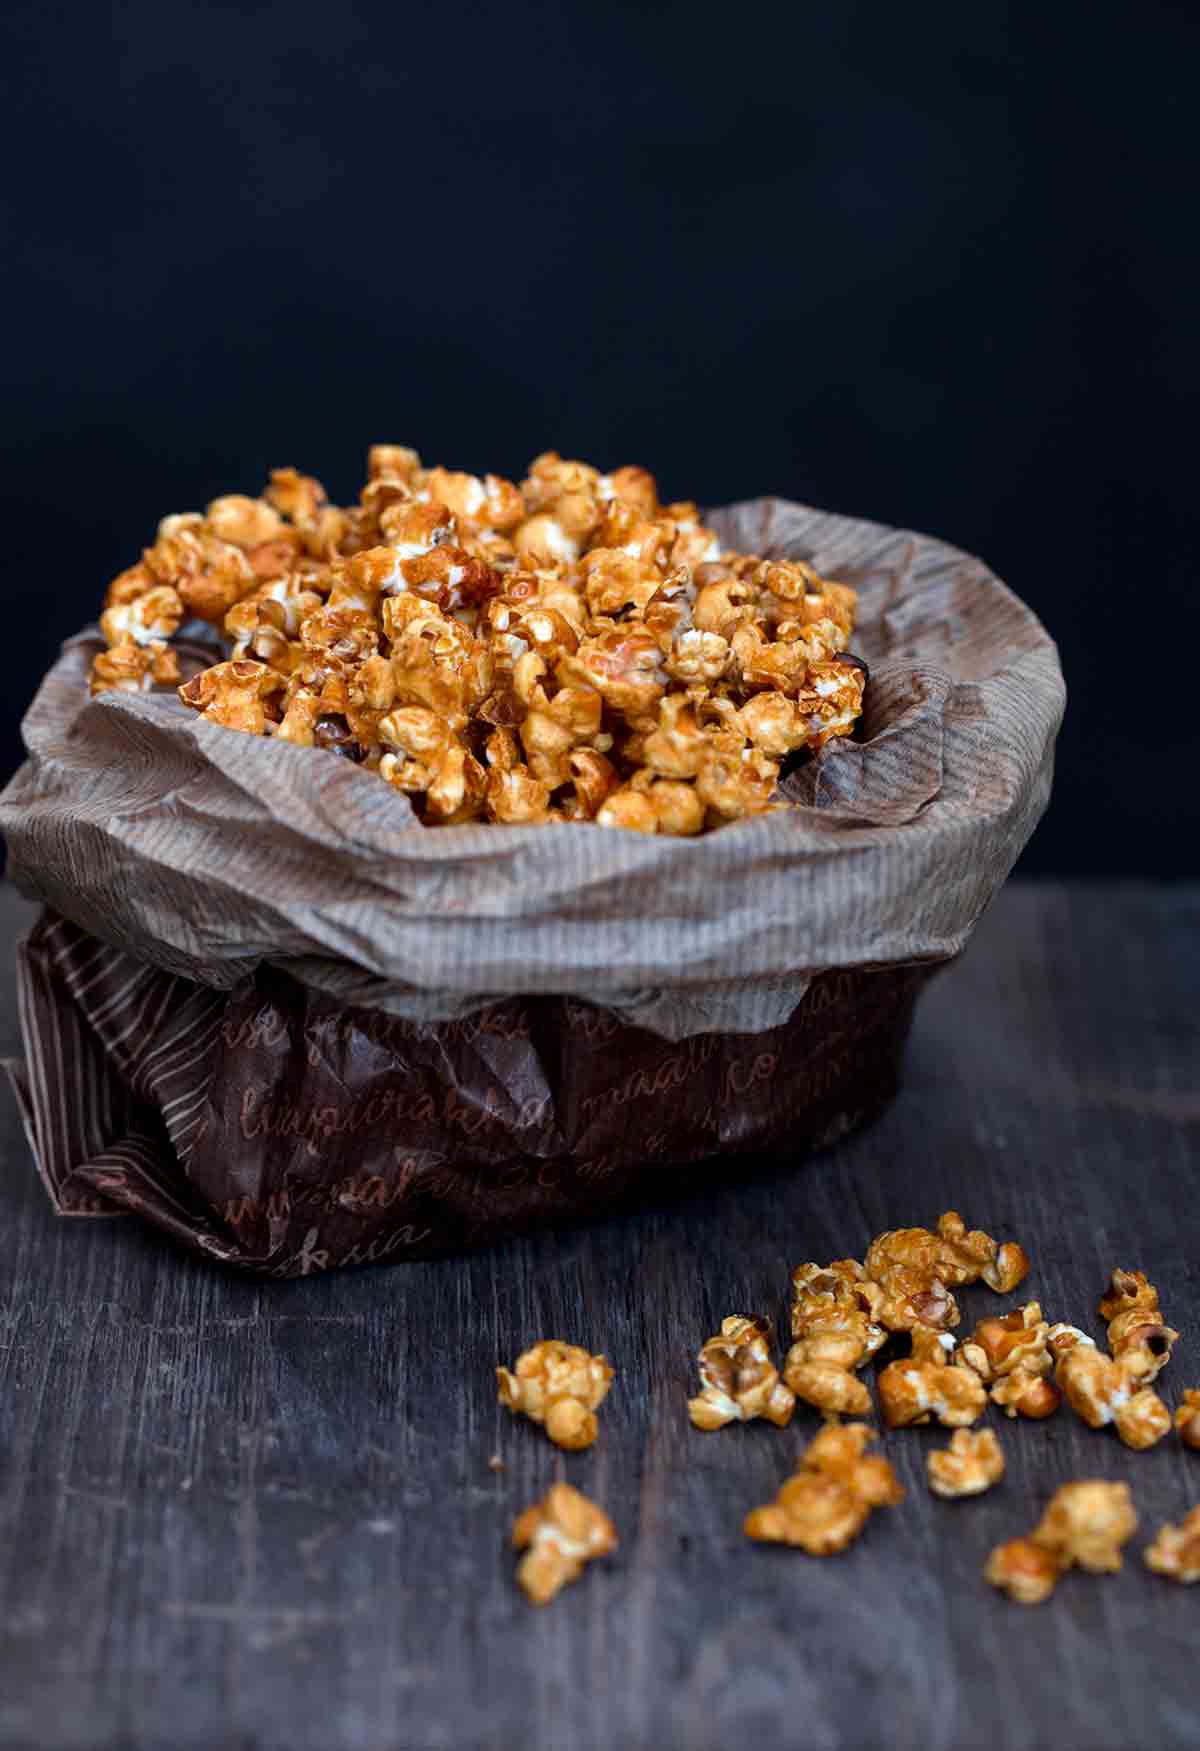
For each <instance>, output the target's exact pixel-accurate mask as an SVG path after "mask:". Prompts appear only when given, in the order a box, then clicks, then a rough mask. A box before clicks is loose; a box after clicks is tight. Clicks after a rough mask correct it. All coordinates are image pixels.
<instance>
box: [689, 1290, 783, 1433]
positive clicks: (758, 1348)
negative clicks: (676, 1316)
mask: <svg viewBox="0 0 1200 1751" xmlns="http://www.w3.org/2000/svg"><path fill="white" fill-rule="evenodd" d="M699 1360H700V1383H701V1384H700V1394H699V1396H698V1397H697V1398H693V1399H689V1400H688V1415H689V1416H690V1417H691V1419H692V1422H693V1423H694V1424H695V1425H696V1427H697V1428H698V1429H709V1430H711V1429H722V1428H724V1427H725V1425H726V1423H734V1422H741V1423H745V1422H749V1421H751V1420H752V1419H753V1418H755V1417H765V1418H766V1419H767V1421H768V1422H771V1423H774V1424H775V1426H776V1427H777V1428H780V1429H781V1428H783V1427H784V1426H785V1425H786V1424H787V1423H789V1422H790V1421H791V1417H792V1412H793V1411H794V1410H795V1408H796V1400H795V1398H794V1397H793V1395H792V1393H791V1392H789V1391H788V1388H787V1387H786V1386H785V1385H784V1384H783V1383H782V1381H781V1380H780V1378H779V1371H778V1369H776V1368H775V1366H774V1364H773V1363H772V1361H771V1351H770V1340H769V1335H768V1327H767V1324H766V1321H765V1320H761V1319H745V1318H743V1317H742V1316H741V1315H740V1314H734V1315H731V1317H730V1318H728V1319H723V1320H722V1321H721V1330H720V1333H719V1335H718V1336H717V1337H715V1338H709V1340H708V1342H707V1343H706V1344H705V1345H704V1347H703V1348H702V1349H701V1351H700V1359H699Z"/></svg>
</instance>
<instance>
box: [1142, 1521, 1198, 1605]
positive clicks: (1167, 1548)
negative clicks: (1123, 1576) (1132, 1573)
mask: <svg viewBox="0 0 1200 1751" xmlns="http://www.w3.org/2000/svg"><path fill="white" fill-rule="evenodd" d="M1142 1555H1143V1557H1144V1559H1145V1563H1146V1567H1147V1568H1149V1569H1153V1570H1154V1572H1155V1574H1156V1575H1166V1576H1167V1578H1168V1580H1172V1581H1179V1582H1181V1583H1182V1584H1183V1585H1184V1586H1185V1587H1190V1586H1191V1585H1192V1583H1193V1582H1194V1581H1200V1507H1195V1508H1193V1509H1192V1511H1191V1513H1190V1514H1189V1515H1187V1517H1186V1519H1184V1520H1183V1521H1182V1522H1181V1523H1180V1524H1179V1525H1178V1526H1172V1525H1171V1524H1170V1522H1168V1523H1167V1524H1166V1525H1165V1526H1161V1527H1160V1528H1159V1531H1158V1536H1157V1537H1156V1538H1155V1540H1154V1543H1153V1544H1148V1545H1147V1546H1146V1548H1145V1550H1144V1551H1143V1552H1142Z"/></svg>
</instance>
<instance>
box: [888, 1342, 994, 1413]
mask: <svg viewBox="0 0 1200 1751" xmlns="http://www.w3.org/2000/svg"><path fill="white" fill-rule="evenodd" d="M953 1350H954V1340H953V1339H952V1338H950V1337H949V1336H948V1335H947V1334H946V1333H943V1332H934V1331H930V1330H928V1329H925V1328H921V1327H919V1326H917V1327H914V1328H913V1334H912V1354H911V1355H910V1356H904V1357H901V1358H900V1360H898V1361H896V1362H889V1363H888V1365H887V1367H886V1368H884V1369H881V1370H880V1374H879V1380H878V1386H879V1403H880V1408H881V1409H882V1411H883V1419H884V1422H885V1423H886V1424H887V1426H888V1428H889V1429H902V1428H907V1427H908V1426H909V1425H910V1424H913V1423H927V1422H928V1421H929V1420H930V1418H931V1417H936V1418H937V1420H938V1422H939V1423H941V1424H943V1426H944V1427H946V1428H948V1429H955V1428H965V1427H967V1426H968V1425H969V1424H971V1423H976V1422H978V1421H979V1418H980V1417H981V1416H982V1415H983V1413H984V1411H985V1410H986V1408H987V1390H986V1388H985V1387H984V1385H983V1382H982V1381H981V1380H980V1379H979V1377H978V1375H976V1374H975V1372H974V1371H973V1370H972V1369H970V1368H965V1367H950V1366H948V1364H949V1362H950V1359H951V1355H952V1353H953Z"/></svg>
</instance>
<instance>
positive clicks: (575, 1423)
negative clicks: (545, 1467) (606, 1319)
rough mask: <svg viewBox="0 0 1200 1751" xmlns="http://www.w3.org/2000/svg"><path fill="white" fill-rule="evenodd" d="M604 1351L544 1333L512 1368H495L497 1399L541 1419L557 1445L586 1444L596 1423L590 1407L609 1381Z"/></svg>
mask: <svg viewBox="0 0 1200 1751" xmlns="http://www.w3.org/2000/svg"><path fill="white" fill-rule="evenodd" d="M612 1377H613V1371H612V1368H611V1367H610V1366H609V1364H608V1362H607V1361H606V1360H605V1358H604V1357H603V1356H593V1355H591V1354H589V1352H588V1351H587V1350H582V1349H580V1348H579V1347H578V1346H577V1345H575V1344H564V1343H561V1342H560V1341H559V1340H558V1339H556V1338H545V1339H543V1340H542V1341H541V1342H540V1343H537V1344H534V1346H533V1347H532V1349H529V1350H526V1351H525V1352H524V1353H523V1354H522V1355H520V1356H518V1358H517V1362H516V1366H515V1370H514V1371H513V1372H512V1373H510V1372H509V1370H508V1369H507V1368H497V1370H496V1379H497V1380H498V1381H499V1383H500V1403H501V1404H502V1405H506V1406H507V1407H508V1409H509V1410H510V1411H521V1412H523V1413H524V1414H525V1416H527V1417H529V1418H530V1420H531V1421H532V1422H535V1423H542V1424H543V1425H544V1426H545V1430H546V1433H547V1435H549V1437H550V1439H551V1440H552V1441H553V1442H554V1444H555V1446H557V1447H566V1448H568V1449H569V1450H571V1451H575V1450H577V1449H579V1448H581V1447H590V1446H591V1445H592V1443H593V1442H594V1441H595V1439H596V1435H597V1433H598V1429H599V1425H598V1423H597V1421H596V1416H595V1412H596V1410H597V1408H598V1407H599V1405H600V1404H601V1403H602V1402H603V1400H604V1398H605V1396H606V1394H607V1392H608V1389H609V1386H610V1385H611V1384H612Z"/></svg>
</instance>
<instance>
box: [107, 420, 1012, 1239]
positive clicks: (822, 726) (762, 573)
mask: <svg viewBox="0 0 1200 1751" xmlns="http://www.w3.org/2000/svg"><path fill="white" fill-rule="evenodd" d="M368 475H369V478H368V480H367V483H366V485H365V486H364V487H363V489H362V492H361V493H360V495H359V503H358V504H357V505H354V506H350V507H348V508H346V509H339V508H338V507H337V506H333V505H330V504H329V503H328V502H327V500H326V496H325V491H324V488H323V487H322V486H321V483H320V482H319V481H317V480H314V479H312V478H311V477H310V476H306V475H301V474H299V473H297V471H296V470H295V469H292V468H281V469H276V470H275V471H274V472H273V473H272V476H271V480H270V483H269V485H268V486H267V487H266V489H265V491H264V493H263V495H262V496H261V497H259V498H250V497H247V496H245V495H243V494H240V493H232V494H228V495H226V496H224V497H222V498H218V499H214V500H213V502H212V504H210V505H209V506H208V509H207V511H205V512H204V513H200V512H187V513H184V514H181V515H178V516H173V517H168V518H165V519H164V520H163V522H162V523H161V524H160V526H159V530H158V535H157V538H156V540H155V542H154V544H153V545H152V546H151V547H149V548H147V549H146V550H145V552H144V553H143V555H142V558H141V560H140V562H139V563H138V564H136V565H134V566H131V567H129V568H128V569H127V570H126V571H124V572H122V573H121V574H120V576H119V577H118V578H116V579H115V580H114V581H113V583H112V585H111V586H110V588H109V591H108V595H107V599H106V603H105V608H104V612H103V615H102V617H101V630H102V632H103V635H104V638H105V641H106V643H107V645H108V646H109V649H108V650H107V652H104V653H101V655H100V656H98V657H97V658H96V660H95V662H94V664H93V669H92V676H91V688H92V691H93V692H94V693H102V692H105V691H107V690H109V689H113V688H116V689H121V690H125V691H142V690H143V689H145V688H149V687H154V686H178V683H179V677H178V674H177V672H176V671H175V670H174V668H173V667H172V663H173V658H171V660H170V661H168V660H166V659H165V658H164V654H163V652H164V646H165V645H167V642H168V641H169V640H170V639H171V638H172V637H173V636H174V635H175V634H176V632H177V631H178V630H179V629H180V627H181V625H183V624H184V622H186V621H187V620H188V619H194V618H199V619H202V620H207V621H209V622H210V623H211V624H212V625H214V626H216V627H219V628H222V629H223V631H224V633H225V635H226V638H227V641H228V643H227V660H226V661H224V662H222V663H219V664H217V665H215V666H214V668H213V669H210V670H208V671H205V672H204V673H202V674H201V675H199V676H197V677H196V678H195V680H194V681H193V682H189V683H188V684H187V685H186V686H185V687H184V688H182V689H181V694H180V696H181V698H182V699H183V701H184V703H185V704H186V705H189V706H191V707H192V708H193V709H195V710H197V711H200V712H201V713H203V715H204V716H205V717H206V718H207V719H208V720H209V721H210V722H211V723H215V724H219V725H221V726H222V727H223V728H226V729H237V730H242V731H244V732H246V733H247V734H251V735H267V736H278V737H279V738H280V739H281V740H284V741H290V742H293V743H295V744H296V745H298V746H301V747H319V748H325V749H328V750H330V751H332V752H334V753H337V754H341V755H343V756H344V757H347V758H349V759H351V760H353V761H354V762H355V763H357V764H359V765H361V766H363V767H364V769H366V770H368V771H371V772H375V773H378V774H379V776H380V777H382V778H383V779H384V780H385V781H386V782H387V783H389V784H391V785H392V786H393V787H394V788H395V789H397V790H398V791H400V792H402V793H403V794H404V795H405V796H406V797H408V798H409V799H410V802H411V803H412V806H413V808H414V809H415V810H416V812H417V814H418V816H419V818H420V819H421V820H422V821H423V822H424V823H425V824H426V825H428V826H443V825H454V824H456V823H461V822H466V821H495V822H499V823H503V824H506V825H532V824H543V823H552V822H563V821H593V822H595V823H597V824H598V825H600V826H603V827H609V828H624V829H626V830H630V831H635V832H642V833H665V834H669V835H675V836H680V835H682V836H687V835H692V834H696V833H701V832H705V831H707V830H710V829H712V828H714V827H718V826H720V825H722V824H723V823H724V822H727V821H734V820H738V819H740V818H742V817H743V816H745V815H751V814H760V813H763V812H765V811H767V810H769V809H772V808H779V807H783V806H785V805H783V804H782V803H779V802H776V801H775V800H774V798H775V795H776V790H777V785H778V781H779V777H780V773H781V768H782V763H783V761H784V760H786V759H788V758H789V757H791V756H794V755H796V754H799V753H802V752H804V751H814V750H818V749H820V748H821V747H823V746H824V745H825V743H826V742H828V741H830V740H831V739H832V738H834V737H838V736H847V735H849V734H851V732H852V731H853V729H854V726H855V723H856V722H857V720H858V717H859V715H860V713H861V711H862V702H863V691H864V688H865V686H866V682H867V678H868V677H867V669H866V665H865V663H863V662H862V660H861V659H860V658H858V657H856V656H853V655H852V654H851V653H850V652H849V651H848V650H847V649H846V646H847V644H848V642H849V639H850V635H851V632H852V630H853V626H854V611H855V605H856V596H855V592H854V591H853V590H852V589H849V588H848V587H847V586H845V585H843V584H838V583H833V582H831V581H828V580H826V579H822V578H820V577H818V576H817V574H816V573H815V572H814V571H813V570H812V568H811V567H810V566H808V565H805V564H804V563H803V562H802V561H799V560H765V559H760V558H759V557H757V556H755V555H745V554H738V553H733V552H726V551H724V550H723V548H722V546H721V543H720V541H719V540H718V539H717V537H716V535H715V534H714V533H713V531H712V530H710V529H706V528H705V527H704V526H703V525H702V524H701V522H700V519H699V512H698V511H697V509H696V506H695V505H693V504H690V503H683V502H680V503H673V504H666V505H664V504H661V503H660V502H659V498H658V489H657V487H656V485H655V482H654V479H653V477H652V476H651V475H649V474H648V473H646V471H645V470H644V469H639V468H619V469H616V470H615V471H614V472H613V473H611V474H607V475H603V474H601V473H600V472H599V471H598V470H597V469H595V468H592V467H590V466H589V465H588V464H586V463H583V462H575V461H569V460H564V459H563V458H562V457H561V456H558V455H557V454H556V453H554V452H547V453H546V454H545V455H543V456H539V457H537V458H536V459H535V460H534V462H533V463H532V464H531V465H530V469H529V474H528V477H527V478H526V479H525V480H524V481H523V482H522V483H521V484H520V485H519V486H518V485H517V484H516V483H515V482H513V481H509V480H505V479H502V478H501V477H500V476H498V475H494V474H487V475H484V476H476V475H473V474H467V473H461V472H456V471H453V470H449V469H446V468H440V467H438V468H425V467H424V466H423V464H422V462H421V459H420V457H419V456H418V455H417V453H416V452H415V451H414V450H410V449H408V448H406V447H405V446H403V445H398V444H376V445H373V446H372V448H371V450H370V453H369V456H368ZM147 652H149V653H151V654H150V656H149V657H148V656H147V655H146V653H147ZM167 655H168V656H169V655H170V653H169V648H168V651H167ZM243 663H253V664H255V665H257V666H258V668H259V669H260V670H263V671H265V672H266V673H265V674H258V675H254V676H252V675H250V674H249V673H247V672H244V671H239V672H235V669H234V668H231V665H234V666H235V667H236V666H237V665H241V664H243ZM413 711H417V712H424V713H429V714H432V716H433V718H435V719H436V720H437V721H436V731H437V733H436V735H435V734H434V731H433V729H432V728H431V726H429V725H425V726H424V727H422V729H421V730H420V734H419V737H418V739H419V740H420V741H421V742H422V744H423V746H422V747H421V748H420V749H416V748H414V747H413V746H412V741H413V735H412V733H411V730H412V726H411V723H410V722H409V721H408V720H407V719H406V718H405V715H404V714H406V713H409V712H413ZM500 730H504V731H506V732H508V734H509V740H505V741H502V743H501V744H500V746H499V747H498V748H496V747H494V746H493V743H494V737H495V733H496V732H497V731H500ZM435 743H436V745H434V744H435ZM952 1238H953V1237H952ZM961 1238H962V1244H963V1245H964V1246H965V1247H966V1248H967V1249H968V1252H969V1251H970V1248H971V1246H972V1245H973V1244H974V1242H975V1241H976V1239H977V1237H976V1236H969V1235H965V1233H964V1235H963V1236H962V1237H961ZM983 1238H984V1239H985V1240H986V1237H983ZM989 1268H991V1267H990V1266H989Z"/></svg>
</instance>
